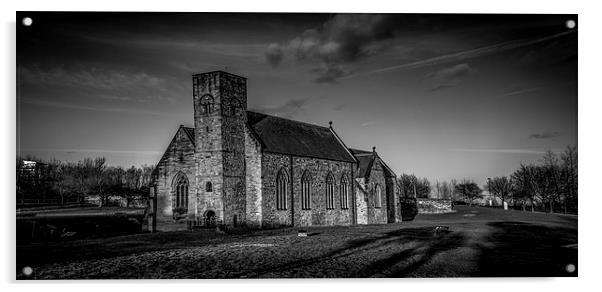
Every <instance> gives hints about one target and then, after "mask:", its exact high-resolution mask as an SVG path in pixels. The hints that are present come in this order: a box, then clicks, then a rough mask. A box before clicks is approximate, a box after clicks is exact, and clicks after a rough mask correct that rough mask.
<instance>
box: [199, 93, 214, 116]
mask: <svg viewBox="0 0 602 292" xmlns="http://www.w3.org/2000/svg"><path fill="white" fill-rule="evenodd" d="M213 103H214V100H213V97H211V95H208V94H207V95H204V96H203V97H201V113H202V114H204V115H208V114H210V113H211V112H213Z"/></svg>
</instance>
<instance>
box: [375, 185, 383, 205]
mask: <svg viewBox="0 0 602 292" xmlns="http://www.w3.org/2000/svg"><path fill="white" fill-rule="evenodd" d="M374 197H375V198H374V207H375V208H380V207H382V197H381V194H380V186H379V185H376V186H374Z"/></svg>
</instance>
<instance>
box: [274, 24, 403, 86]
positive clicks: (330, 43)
mask: <svg viewBox="0 0 602 292" xmlns="http://www.w3.org/2000/svg"><path fill="white" fill-rule="evenodd" d="M399 20H400V18H399V17H397V16H396V15H393V14H337V15H335V16H334V17H332V18H331V19H329V20H328V21H326V22H325V23H324V24H323V26H322V28H321V29H308V30H306V31H304V32H303V33H302V34H301V35H300V36H298V37H296V38H294V39H292V40H291V41H290V42H288V43H287V44H286V45H284V46H285V47H286V51H289V52H291V53H292V54H294V56H295V57H296V59H297V60H298V61H306V62H309V63H312V64H314V65H316V66H317V67H316V68H317V69H316V70H313V71H312V72H314V73H316V74H318V77H316V78H315V80H314V81H315V82H318V83H324V82H334V81H335V80H336V79H338V78H340V77H342V76H344V75H346V74H348V73H347V72H346V71H345V70H343V69H342V65H343V64H348V63H352V62H356V61H358V60H360V59H362V58H364V57H366V56H369V55H373V54H375V53H377V52H379V51H381V50H382V49H383V48H384V47H386V46H387V42H386V41H387V40H391V39H393V38H395V36H396V31H397V29H398V28H399ZM273 45H274V44H271V45H270V46H268V48H267V50H266V55H272V54H273V51H274V50H275V49H276V48H277V47H276V46H273ZM268 61H270V62H271V60H270V59H269V58H268ZM271 64H272V63H271Z"/></svg>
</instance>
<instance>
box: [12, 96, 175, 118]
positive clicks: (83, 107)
mask: <svg viewBox="0 0 602 292" xmlns="http://www.w3.org/2000/svg"><path fill="white" fill-rule="evenodd" d="M19 102H22V103H27V104H32V105H37V106H44V107H54V108H64V109H75V110H88V111H99V112H114V113H132V114H144V115H155V116H170V114H169V113H164V112H157V111H147V110H141V109H129V108H116V107H114V108H106V107H93V106H87V105H77V104H71V103H65V102H58V101H46V100H37V99H20V100H19Z"/></svg>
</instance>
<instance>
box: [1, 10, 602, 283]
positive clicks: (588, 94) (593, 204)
mask: <svg viewBox="0 0 602 292" xmlns="http://www.w3.org/2000/svg"><path fill="white" fill-rule="evenodd" d="M6 2H7V1H3V2H2V9H0V14H1V15H2V25H3V30H2V32H3V37H2V46H1V47H2V54H1V56H2V59H3V60H2V63H1V64H3V66H2V70H1V71H0V72H1V73H0V74H2V78H1V79H0V80H2V86H1V88H2V90H4V91H5V94H4V98H2V107H1V109H2V111H3V114H2V115H1V119H2V130H3V132H2V133H3V135H2V137H3V138H4V143H2V145H3V146H2V147H3V148H2V150H3V151H2V152H1V153H2V156H1V157H2V159H1V160H0V162H1V164H0V165H2V167H1V168H0V171H1V173H0V185H1V186H2V189H3V190H4V192H2V193H1V195H2V209H1V210H2V211H3V213H2V215H1V217H2V218H3V219H4V220H3V222H4V224H3V225H2V231H1V232H2V235H3V236H2V239H1V240H0V242H2V248H1V251H2V253H3V256H2V257H1V258H2V263H1V266H2V271H1V272H0V275H1V276H2V280H3V281H2V285H3V286H6V287H2V288H3V291H7V290H4V289H9V290H8V291H11V290H26V291H39V290H44V291H46V290H60V291H78V292H81V291H83V290H84V289H85V291H103V290H106V289H111V288H113V286H116V285H124V287H123V288H124V289H138V290H139V291H141V290H140V289H144V290H147V289H149V290H151V291H165V290H174V289H177V290H187V291H192V290H195V291H199V290H201V291H222V290H223V289H226V290H230V289H232V290H239V291H240V290H245V291H246V290H248V289H252V290H255V289H258V290H259V289H261V290H262V291H265V290H274V291H290V290H293V291H300V290H303V291H308V290H309V291H313V290H314V289H316V288H321V286H324V288H326V289H331V290H334V289H336V290H337V291H342V290H343V289H345V290H353V291H375V290H376V289H388V290H390V291H423V290H436V291H467V290H473V289H486V290H487V291H488V292H493V291H504V292H507V291H510V290H512V291H514V290H531V291H537V290H539V291H542V290H545V291H546V292H547V291H563V292H566V291H577V290H593V289H596V288H597V287H596V286H600V284H599V281H596V280H597V279H596V276H597V275H598V274H599V273H600V269H599V268H597V264H598V263H599V262H600V250H602V242H601V241H600V240H599V239H600V237H601V236H600V234H602V227H600V222H602V220H600V217H599V216H596V215H598V214H599V213H600V212H599V211H598V209H599V206H602V205H601V203H602V202H601V201H600V197H602V193H601V192H600V191H599V189H600V187H599V186H598V185H599V183H598V182H599V181H600V178H599V175H598V174H599V173H602V171H600V166H602V163H601V162H602V161H600V156H601V155H600V152H601V150H602V144H601V143H600V133H601V131H600V125H602V121H601V120H600V116H601V113H600V111H601V110H602V107H601V106H600V105H601V101H600V100H601V99H602V94H601V92H600V84H602V82H601V80H600V79H602V76H601V74H600V73H599V72H600V70H601V69H602V64H601V62H600V57H599V55H600V53H601V52H602V47H601V45H600V39H601V38H600V35H602V30H600V28H601V27H600V22H601V21H600V19H601V18H602V15H600V12H601V11H600V9H599V7H598V6H597V5H596V2H597V1H575V0H572V1H549V0H548V1H525V0H506V1H496V2H491V1H459V0H451V1H444V0H440V1H403V2H402V1H396V2H394V1H384V0H382V1H381V0H370V1H365V0H364V1H356V2H354V3H351V1H349V0H347V1H344V0H339V1H324V0H303V1H295V2H294V3H286V4H283V3H284V2H285V1H259V0H254V1H243V0H226V1H222V2H220V1H202V0H196V1H177V0H170V1H160V2H149V1H130V2H126V1H123V0H103V1H88V2H84V1H75V0H71V1H59V0H53V1H41V0H40V1H12V2H10V3H6ZM88 3H91V4H88ZM17 10H20V11H28V10H38V11H44V10H49V11H73V10H75V11H224V12H226V11H232V12H235V11H236V12H412V13H558V14H565V13H570V14H579V18H578V23H577V27H578V29H579V77H580V78H579V155H580V159H579V163H580V169H579V173H580V186H579V187H580V192H579V193H580V194H581V197H580V198H579V202H580V204H579V205H580V216H579V217H580V224H579V225H580V228H579V254H580V257H579V278H543V279H541V278H540V279H537V278H531V279H529V278H527V279H501V278H494V279H474V278H473V279H348V280H344V279H343V280H317V279H314V280H256V281H251V280H225V281H215V280H213V281H211V280H195V281H187V280H177V281H150V280H148V281H69V282H63V281H54V282H36V283H27V284H25V283H22V282H18V283H16V282H15V280H14V278H15V271H14V259H15V255H14V244H15V243H14V222H15V221H14V199H13V197H14V195H13V194H14V193H15V187H14V177H15V176H14V159H15V153H16V149H15V147H16V146H15V127H16V126H15V120H16V117H15V25H16V20H15V11H17ZM34 22H35V20H34ZM92 283H93V284H95V285H90V284H92ZM97 284H100V285H97ZM199 284H202V286H199ZM291 284H294V285H291ZM166 285H169V286H170V287H167V286H166ZM172 285H174V287H171V286H172ZM108 286H110V287H108ZM139 286H140V287H139ZM285 286H286V287H285ZM115 288H116V287H115ZM598 289H599V288H598Z"/></svg>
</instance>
